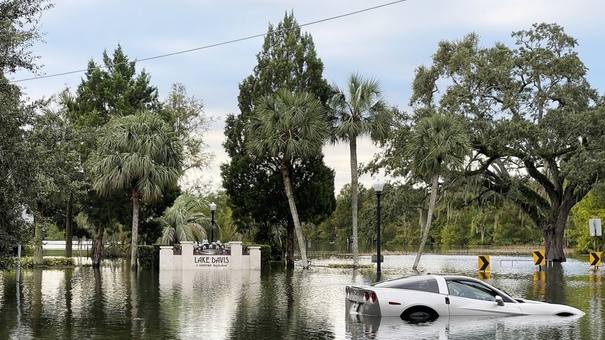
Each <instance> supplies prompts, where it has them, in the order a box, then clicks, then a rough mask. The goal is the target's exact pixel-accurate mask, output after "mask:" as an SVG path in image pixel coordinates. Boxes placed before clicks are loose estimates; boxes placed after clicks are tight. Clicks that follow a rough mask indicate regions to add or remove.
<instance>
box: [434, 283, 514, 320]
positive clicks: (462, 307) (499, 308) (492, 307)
mask: <svg viewBox="0 0 605 340" xmlns="http://www.w3.org/2000/svg"><path fill="white" fill-rule="evenodd" d="M447 288H448V291H449V293H448V296H447V301H446V302H447V303H448V305H449V313H450V315H466V316H474V315H503V316H504V315H521V314H522V311H521V309H520V308H519V306H518V304H517V303H516V302H514V301H510V300H509V301H506V300H502V299H501V298H502V297H501V296H500V295H499V294H498V292H496V291H494V290H492V289H491V288H490V287H488V286H485V285H482V284H481V283H480V282H476V281H466V280H460V279H456V280H448V281H447ZM497 297H498V298H497ZM507 300H508V299H507Z"/></svg>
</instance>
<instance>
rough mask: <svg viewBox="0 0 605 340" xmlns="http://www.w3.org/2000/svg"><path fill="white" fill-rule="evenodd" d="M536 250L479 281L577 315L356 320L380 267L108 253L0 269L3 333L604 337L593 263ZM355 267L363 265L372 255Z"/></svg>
mask: <svg viewBox="0 0 605 340" xmlns="http://www.w3.org/2000/svg"><path fill="white" fill-rule="evenodd" d="M528 259H531V257H529V256H528V257H497V256H492V257H491V262H492V265H491V267H492V273H491V275H490V278H488V279H486V281H487V282H489V283H490V284H492V285H494V286H497V287H499V288H501V289H503V290H505V291H507V292H509V293H510V294H512V295H514V296H520V297H525V298H529V299H535V300H540V301H546V302H551V303H563V304H568V305H572V306H574V307H577V308H579V309H581V310H583V311H585V312H586V313H587V314H586V316H584V317H582V318H580V319H560V318H551V319H544V318H540V317H521V318H519V317H515V318H497V319H496V318H486V319H477V318H472V319H451V318H449V319H446V318H440V319H438V320H437V321H436V322H434V323H430V324H424V325H412V324H408V323H405V322H403V321H402V320H400V319H398V318H394V319H389V318H383V319H378V320H372V319H363V318H358V317H352V316H351V315H349V314H348V312H347V311H346V310H345V299H344V287H345V286H346V285H348V284H353V283H354V284H368V283H372V282H374V280H375V269H374V268H369V269H363V270H358V271H353V270H350V269H335V268H328V264H331V263H343V262H347V261H348V260H347V259H344V260H343V259H342V258H339V257H336V256H333V255H329V256H328V257H325V258H319V257H317V256H316V257H315V258H313V266H312V267H311V268H310V269H309V270H307V271H303V270H301V269H296V270H295V271H285V270H282V269H281V268H276V269H272V270H270V271H267V272H263V273H260V272H258V271H247V270H245V271H223V270H210V271H162V272H160V273H158V272H153V271H140V272H138V273H134V272H132V271H131V270H130V268H129V266H128V265H127V263H125V262H122V261H107V262H105V263H104V265H103V266H102V267H101V268H100V269H99V270H94V269H93V268H92V267H90V266H80V267H76V268H71V269H44V270H41V269H37V270H22V272H21V280H20V282H19V283H17V280H16V273H15V272H3V273H0V339H60V338H63V339H81V338H84V339H86V338H112V339H186V338H189V339H199V338H213V339H390V338H393V337H395V338H425V339H473V338H476V339H479V338H500V339H507V340H508V339H524V338H533V339H548V340H554V339H604V338H605V336H604V335H603V326H604V325H603V319H604V315H603V313H604V311H603V306H602V305H603V286H602V284H601V277H602V273H601V271H600V270H592V271H589V266H588V264H587V261H584V260H583V259H569V260H568V262H567V263H565V264H563V265H561V266H559V267H544V268H543V269H542V270H540V271H538V270H537V268H536V267H535V266H533V265H532V263H531V261H527V260H528ZM413 261H414V256H413V255H411V256H392V255H389V256H386V257H385V261H384V263H383V265H382V277H383V279H390V278H395V277H398V276H403V275H410V274H412V271H411V266H412V264H413ZM361 263H362V264H370V263H371V259H370V257H369V256H368V257H367V258H366V257H362V259H361ZM420 267H421V268H422V269H423V270H424V271H432V272H441V273H446V272H447V273H457V274H462V275H468V276H477V275H478V273H477V257H476V256H443V255H426V256H423V258H422V260H421V263H420Z"/></svg>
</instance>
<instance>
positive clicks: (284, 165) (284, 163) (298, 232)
mask: <svg viewBox="0 0 605 340" xmlns="http://www.w3.org/2000/svg"><path fill="white" fill-rule="evenodd" d="M289 163H290V162H288V160H287V159H285V158H284V159H283V160H282V176H283V179H284V188H285V190H286V197H287V198H288V205H289V206H290V213H291V214H292V221H293V222H294V231H295V232H296V239H297V240H298V249H299V251H300V258H301V260H302V266H303V268H305V269H306V268H309V261H308V260H307V249H306V247H305V238H304V235H303V231H302V227H301V225H300V220H299V219H298V210H297V209H296V202H294V194H293V193H292V184H291V182H290V171H289V169H288V165H289Z"/></svg>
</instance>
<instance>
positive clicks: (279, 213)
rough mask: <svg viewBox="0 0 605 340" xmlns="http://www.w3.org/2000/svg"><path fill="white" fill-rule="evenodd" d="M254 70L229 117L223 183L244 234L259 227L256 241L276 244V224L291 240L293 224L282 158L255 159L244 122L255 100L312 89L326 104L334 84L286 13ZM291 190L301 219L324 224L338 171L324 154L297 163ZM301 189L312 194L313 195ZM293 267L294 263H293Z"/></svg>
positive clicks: (251, 114) (270, 32) (267, 39)
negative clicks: (327, 163)
mask: <svg viewBox="0 0 605 340" xmlns="http://www.w3.org/2000/svg"><path fill="white" fill-rule="evenodd" d="M256 59H257V65H256V66H255V67H254V70H253V74H252V75H250V76H248V77H247V78H246V79H244V80H243V81H242V83H241V84H240V85H239V89H240V93H239V96H238V105H239V109H240V113H239V115H235V114H230V115H229V116H228V117H227V120H226V127H225V136H226V141H225V142H224V144H223V146H224V148H225V150H226V151H227V154H228V156H229V158H230V160H229V163H227V164H222V165H221V177H222V179H223V187H224V188H225V190H226V192H227V194H228V195H229V204H230V207H231V208H232V209H233V218H234V221H235V223H236V224H237V225H238V228H239V230H240V231H241V232H244V233H245V232H246V231H248V232H249V231H251V230H256V232H255V234H256V236H257V238H256V241H258V242H268V243H270V244H272V245H273V246H275V247H278V245H277V244H274V243H272V241H271V240H272V239H273V238H272V237H271V235H269V234H268V232H269V231H270V230H271V228H270V226H272V225H281V226H284V227H287V229H288V231H289V232H292V234H289V236H288V238H289V239H290V238H291V239H292V241H293V229H294V228H293V222H292V219H291V217H290V214H289V207H288V205H287V200H286V199H285V196H284V195H285V192H284V187H283V180H282V175H281V161H280V160H279V159H277V158H275V157H267V158H265V159H260V158H253V157H251V156H250V155H249V153H248V152H247V150H246V143H247V139H248V136H247V135H246V132H245V126H246V124H248V122H249V121H250V120H251V119H252V117H254V115H255V113H254V109H255V105H256V103H257V102H258V101H259V100H260V99H261V98H263V97H265V96H268V95H272V94H273V93H275V92H276V91H277V89H280V88H284V89H287V90H288V91H290V92H292V93H309V94H311V95H313V96H314V97H315V98H317V99H318V100H319V101H320V103H322V104H323V105H325V104H326V102H327V100H328V98H329V96H330V87H329V85H328V84H327V82H326V80H325V79H323V78H322V73H323V63H322V61H321V59H319V58H318V57H317V54H316V52H315V46H314V43H313V39H312V37H311V36H310V35H309V34H302V33H301V29H300V27H299V26H298V24H297V22H296V20H295V19H294V15H293V14H288V13H286V14H285V16H284V19H283V21H282V22H280V23H279V24H278V26H277V27H274V26H273V25H269V30H268V32H267V35H266V37H265V41H264V44H263V49H262V51H261V52H260V53H258V54H257V56H256ZM292 167H293V171H292V176H293V180H292V183H293V185H294V188H293V191H294V196H295V199H296V201H297V205H298V208H299V213H300V218H301V220H303V221H311V222H316V223H318V222H320V221H321V219H322V218H325V216H327V215H328V214H329V213H330V212H331V211H332V210H333V209H334V202H335V199H334V173H333V171H332V170H331V169H329V168H328V167H326V166H325V164H324V163H323V155H321V154H320V155H316V156H314V157H311V158H309V159H306V160H302V159H297V160H296V161H295V162H294V163H293V164H292ZM299 192H307V193H308V192H314V193H315V194H314V195H313V196H309V195H299V194H298V193H299ZM292 265H293V263H292Z"/></svg>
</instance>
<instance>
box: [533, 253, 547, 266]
mask: <svg viewBox="0 0 605 340" xmlns="http://www.w3.org/2000/svg"><path fill="white" fill-rule="evenodd" d="M534 265H536V266H544V265H546V257H545V256H544V250H536V251H534Z"/></svg>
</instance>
